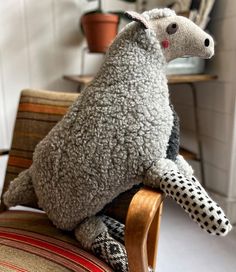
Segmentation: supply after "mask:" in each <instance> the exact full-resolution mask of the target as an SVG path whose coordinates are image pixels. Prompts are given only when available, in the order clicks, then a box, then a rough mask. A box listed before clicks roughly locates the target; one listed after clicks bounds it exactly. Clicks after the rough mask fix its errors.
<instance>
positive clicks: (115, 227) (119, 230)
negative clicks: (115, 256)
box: [101, 215, 125, 244]
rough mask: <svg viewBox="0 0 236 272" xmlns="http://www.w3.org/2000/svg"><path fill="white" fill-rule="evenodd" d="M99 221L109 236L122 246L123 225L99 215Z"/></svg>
mask: <svg viewBox="0 0 236 272" xmlns="http://www.w3.org/2000/svg"><path fill="white" fill-rule="evenodd" d="M101 219H102V221H103V223H104V224H105V225H106V226H107V228H108V232H109V234H110V235H111V236H112V237H113V238H115V239H116V240H117V241H119V242H120V243H122V244H124V240H125V225H124V224H122V223H120V222H119V221H117V220H115V219H113V218H111V217H109V216H106V215H101Z"/></svg>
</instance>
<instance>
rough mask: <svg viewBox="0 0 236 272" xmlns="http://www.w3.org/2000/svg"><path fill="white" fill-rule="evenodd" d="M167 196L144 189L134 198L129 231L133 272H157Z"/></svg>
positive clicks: (128, 251) (126, 244) (128, 250)
mask: <svg viewBox="0 0 236 272" xmlns="http://www.w3.org/2000/svg"><path fill="white" fill-rule="evenodd" d="M163 199H164V193H162V192H160V191H157V190H155V191H154V190H152V189H149V188H146V187H145V188H143V189H141V190H140V191H138V192H137V193H136V194H135V196H134V197H133V199H132V201H131V203H130V206H129V210H128V214H127V218H126V229H125V247H126V250H127V254H128V261H129V272H147V271H148V266H149V267H151V268H153V269H154V271H155V267H156V255H157V243H158V237H159V228H160V217H161V212H162V201H163Z"/></svg>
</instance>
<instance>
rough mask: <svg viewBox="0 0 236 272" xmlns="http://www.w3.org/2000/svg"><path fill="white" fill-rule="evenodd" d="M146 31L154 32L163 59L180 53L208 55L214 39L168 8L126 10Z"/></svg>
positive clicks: (202, 56)
mask: <svg viewBox="0 0 236 272" xmlns="http://www.w3.org/2000/svg"><path fill="white" fill-rule="evenodd" d="M126 14H127V16H128V17H129V18H131V19H132V20H134V21H137V22H138V23H139V24H140V25H141V27H143V28H145V29H146V30H147V32H148V31H149V32H150V31H152V32H154V33H155V37H156V39H157V40H158V41H159V43H160V46H161V48H162V51H163V54H164V56H165V58H166V61H167V62H168V61H170V60H173V59H175V58H179V57H183V56H197V57H201V58H206V59H208V58H211V57H212V56H213V55H214V40H213V39H212V37H211V36H210V35H209V34H207V33H206V32H204V31H203V30H202V29H201V28H200V27H198V26H197V25H196V24H194V23H193V22H192V21H191V20H189V19H187V18H185V17H182V16H177V15H176V14H175V12H174V11H172V10H170V9H154V10H150V11H146V12H144V13H142V14H139V13H136V12H126Z"/></svg>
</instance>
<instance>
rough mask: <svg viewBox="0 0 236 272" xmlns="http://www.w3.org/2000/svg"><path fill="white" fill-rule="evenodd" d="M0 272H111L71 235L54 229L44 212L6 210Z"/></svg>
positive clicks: (0, 227)
mask: <svg viewBox="0 0 236 272" xmlns="http://www.w3.org/2000/svg"><path fill="white" fill-rule="evenodd" d="M0 271H4V272H13V271H14V272H54V271H55V272H69V271H70V272H71V271H77V272H80V271H81V272H82V271H94V272H105V271H106V272H109V271H110V272H111V271H112V270H111V269H110V268H109V267H107V266H106V264H104V263H103V262H102V261H100V260H98V259H97V258H96V257H94V256H93V255H92V254H90V253H88V252H86V251H84V250H82V249H81V248H80V245H79V244H78V242H77V241H76V240H75V239H74V237H73V234H72V233H69V232H68V233H67V232H63V231H61V230H58V229H56V228H55V227H54V226H53V225H52V223H51V222H50V221H49V220H48V218H47V216H46V215H45V214H44V213H37V212H28V211H7V212H3V213H1V214H0Z"/></svg>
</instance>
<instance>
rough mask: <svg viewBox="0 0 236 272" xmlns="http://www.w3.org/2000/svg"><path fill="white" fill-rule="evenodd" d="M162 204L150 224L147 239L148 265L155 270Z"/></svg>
mask: <svg viewBox="0 0 236 272" xmlns="http://www.w3.org/2000/svg"><path fill="white" fill-rule="evenodd" d="M162 208H163V203H161V204H160V207H159V209H158V210H157V212H156V214H155V217H154V219H153V221H152V223H151V226H150V228H149V232H148V238H147V254H148V265H149V266H150V267H151V268H153V270H154V271H155V270H156V267H157V252H158V241H159V236H160V225H161V215H162Z"/></svg>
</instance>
